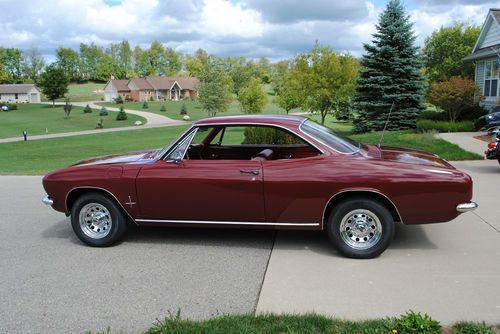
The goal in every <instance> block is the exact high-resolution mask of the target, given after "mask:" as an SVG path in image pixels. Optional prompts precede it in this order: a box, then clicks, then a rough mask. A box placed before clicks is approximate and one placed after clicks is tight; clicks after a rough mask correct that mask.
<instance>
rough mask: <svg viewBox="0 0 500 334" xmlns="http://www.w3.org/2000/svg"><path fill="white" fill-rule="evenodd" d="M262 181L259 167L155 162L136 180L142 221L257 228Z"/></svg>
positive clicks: (253, 164) (230, 162)
mask: <svg viewBox="0 0 500 334" xmlns="http://www.w3.org/2000/svg"><path fill="white" fill-rule="evenodd" d="M185 146H186V145H185ZM187 146H189V143H187ZM173 154H175V153H173ZM180 156H182V157H184V153H182V154H180ZM262 176H263V174H262V163H261V162H260V161H253V160H189V159H186V158H184V159H182V160H170V161H169V160H168V159H166V160H158V161H156V162H155V163H153V164H150V165H147V166H145V167H143V168H142V169H141V171H140V173H139V175H138V177H137V181H136V189H137V196H138V199H139V205H140V211H141V219H142V220H144V219H145V220H148V221H150V220H151V221H189V222H214V223H217V222H262V221H264V219H265V215H264V196H263V179H262Z"/></svg>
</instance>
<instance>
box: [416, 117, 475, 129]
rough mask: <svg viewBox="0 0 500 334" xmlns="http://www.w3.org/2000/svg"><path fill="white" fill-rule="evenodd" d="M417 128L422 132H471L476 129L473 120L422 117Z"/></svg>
mask: <svg viewBox="0 0 500 334" xmlns="http://www.w3.org/2000/svg"><path fill="white" fill-rule="evenodd" d="M417 130H418V131H420V132H427V131H430V130H436V131H438V132H469V131H474V123H473V122H472V121H460V122H447V121H432V120H429V119H421V120H418V121H417Z"/></svg>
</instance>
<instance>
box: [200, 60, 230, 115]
mask: <svg viewBox="0 0 500 334" xmlns="http://www.w3.org/2000/svg"><path fill="white" fill-rule="evenodd" d="M199 79H200V85H199V88H198V99H199V101H200V103H201V105H202V108H203V109H204V110H205V111H206V112H207V113H208V115H209V116H215V115H216V114H217V113H218V112H225V111H227V110H228V108H229V104H230V103H231V100H232V95H231V90H232V81H231V77H230V76H229V75H228V74H227V73H226V72H225V71H224V67H223V66H222V64H221V62H220V61H219V60H218V59H217V58H215V57H210V58H209V60H208V62H207V64H206V65H205V66H204V67H203V70H202V72H201V75H200V78H199Z"/></svg>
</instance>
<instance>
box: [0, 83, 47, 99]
mask: <svg viewBox="0 0 500 334" xmlns="http://www.w3.org/2000/svg"><path fill="white" fill-rule="evenodd" d="M0 102H9V103H40V91H39V90H38V88H37V87H36V86H35V85H33V84H22V85H0Z"/></svg>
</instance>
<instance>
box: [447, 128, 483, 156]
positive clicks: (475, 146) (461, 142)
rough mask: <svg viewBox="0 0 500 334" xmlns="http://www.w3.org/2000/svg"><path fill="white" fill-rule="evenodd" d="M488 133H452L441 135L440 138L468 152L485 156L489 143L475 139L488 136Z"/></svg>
mask: <svg viewBox="0 0 500 334" xmlns="http://www.w3.org/2000/svg"><path fill="white" fill-rule="evenodd" d="M486 134H487V133H486V132H451V133H439V134H438V135H437V136H438V138H441V139H444V140H446V141H448V142H450V143H453V144H456V145H458V146H460V147H461V148H463V149H464V150H466V151H469V152H473V153H477V154H480V155H483V156H484V151H485V150H486V148H487V145H488V143H487V142H484V141H482V140H479V139H476V138H474V137H477V136H483V135H486Z"/></svg>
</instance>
